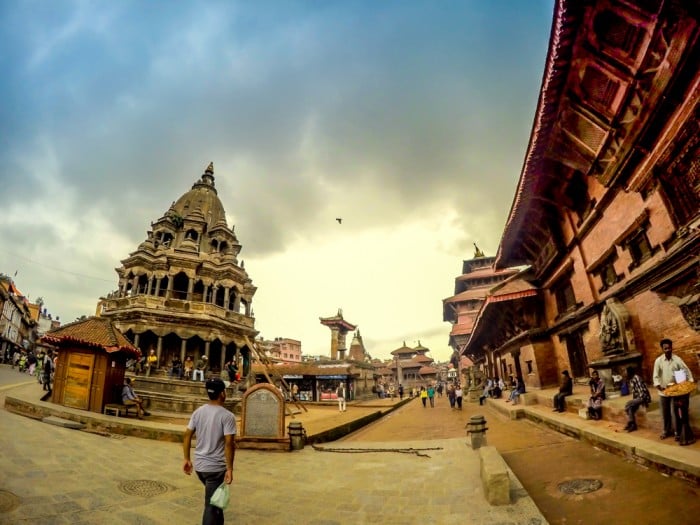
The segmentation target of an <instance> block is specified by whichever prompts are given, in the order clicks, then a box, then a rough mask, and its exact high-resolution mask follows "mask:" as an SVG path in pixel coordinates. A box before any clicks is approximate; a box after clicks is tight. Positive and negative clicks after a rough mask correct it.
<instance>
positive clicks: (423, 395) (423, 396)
mask: <svg viewBox="0 0 700 525" xmlns="http://www.w3.org/2000/svg"><path fill="white" fill-rule="evenodd" d="M420 400H421V403H423V408H425V407H426V406H427V405H426V402H427V401H428V391H427V390H426V389H425V387H424V386H421V387H420Z"/></svg>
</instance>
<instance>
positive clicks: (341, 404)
mask: <svg viewBox="0 0 700 525" xmlns="http://www.w3.org/2000/svg"><path fill="white" fill-rule="evenodd" d="M335 397H336V398H338V411H340V412H345V398H346V397H347V396H346V393H345V383H340V385H338V388H336V390H335Z"/></svg>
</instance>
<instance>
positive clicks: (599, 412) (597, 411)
mask: <svg viewBox="0 0 700 525" xmlns="http://www.w3.org/2000/svg"><path fill="white" fill-rule="evenodd" d="M588 386H589V387H590V388H591V397H590V398H589V399H588V417H590V418H591V419H595V420H598V419H601V418H602V417H603V400H604V399H605V383H603V381H601V380H600V375H598V371H597V370H593V372H591V380H590V381H589V382H588Z"/></svg>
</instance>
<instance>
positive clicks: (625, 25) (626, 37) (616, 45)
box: [593, 10, 644, 57]
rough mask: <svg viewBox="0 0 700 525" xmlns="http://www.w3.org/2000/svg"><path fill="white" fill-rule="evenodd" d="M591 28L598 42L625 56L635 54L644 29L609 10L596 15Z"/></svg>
mask: <svg viewBox="0 0 700 525" xmlns="http://www.w3.org/2000/svg"><path fill="white" fill-rule="evenodd" d="M593 28H594V31H595V34H596V36H597V37H598V40H599V41H600V42H602V43H604V44H605V45H607V46H609V47H611V48H613V49H614V50H615V51H617V52H618V53H622V55H624V56H627V57H634V56H635V55H636V54H637V51H638V50H639V46H640V44H641V43H642V40H643V38H644V29H642V28H640V27H637V26H636V25H633V24H631V23H630V22H629V21H628V20H626V19H625V18H624V17H623V16H621V15H619V14H618V13H615V12H613V11H609V10H605V11H601V12H600V13H598V15H596V17H595V21H594V22H593Z"/></svg>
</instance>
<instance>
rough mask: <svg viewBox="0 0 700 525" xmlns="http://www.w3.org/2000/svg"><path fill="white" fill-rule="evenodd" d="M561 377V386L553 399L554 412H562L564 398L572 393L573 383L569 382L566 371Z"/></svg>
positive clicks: (569, 377) (569, 378)
mask: <svg viewBox="0 0 700 525" xmlns="http://www.w3.org/2000/svg"><path fill="white" fill-rule="evenodd" d="M561 375H563V376H564V377H563V379H562V380H561V386H560V387H559V392H557V393H556V394H554V399H553V400H552V404H553V405H554V412H564V402H565V398H566V396H570V395H571V394H573V392H574V382H573V381H572V380H571V376H570V375H569V371H568V370H564V371H563V372H562V373H561Z"/></svg>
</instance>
